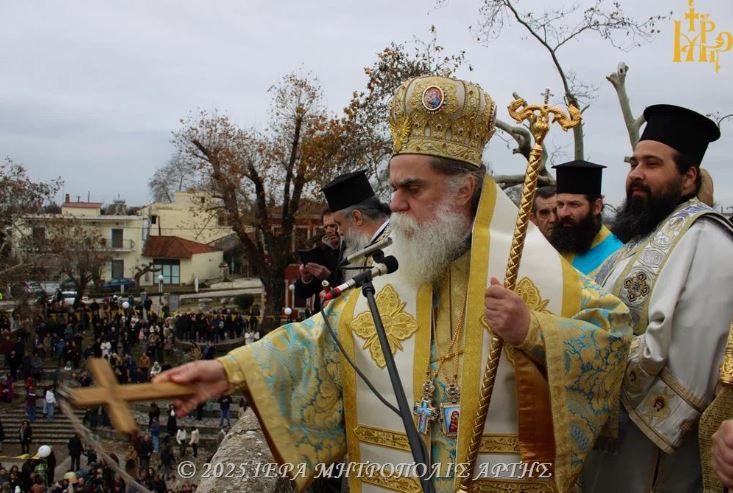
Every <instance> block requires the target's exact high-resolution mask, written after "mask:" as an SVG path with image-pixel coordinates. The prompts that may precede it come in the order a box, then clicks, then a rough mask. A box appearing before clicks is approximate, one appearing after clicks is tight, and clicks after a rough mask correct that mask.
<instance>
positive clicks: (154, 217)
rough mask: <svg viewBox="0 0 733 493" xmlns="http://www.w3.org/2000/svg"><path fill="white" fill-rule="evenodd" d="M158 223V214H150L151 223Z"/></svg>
mask: <svg viewBox="0 0 733 493" xmlns="http://www.w3.org/2000/svg"><path fill="white" fill-rule="evenodd" d="M157 223H158V216H156V215H155V214H153V215H152V216H150V224H157Z"/></svg>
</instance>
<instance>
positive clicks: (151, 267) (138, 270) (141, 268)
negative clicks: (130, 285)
mask: <svg viewBox="0 0 733 493" xmlns="http://www.w3.org/2000/svg"><path fill="white" fill-rule="evenodd" d="M160 270H161V268H160V267H158V266H156V265H155V263H154V262H152V261H151V262H148V263H145V264H142V265H136V266H135V275H134V279H135V286H137V287H140V278H141V277H142V276H144V275H145V274H147V273H148V272H152V273H155V272H158V271H160Z"/></svg>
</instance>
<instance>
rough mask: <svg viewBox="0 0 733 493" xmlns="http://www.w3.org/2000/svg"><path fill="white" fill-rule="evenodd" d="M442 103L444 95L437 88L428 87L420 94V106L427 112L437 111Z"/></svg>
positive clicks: (441, 90)
mask: <svg viewBox="0 0 733 493" xmlns="http://www.w3.org/2000/svg"><path fill="white" fill-rule="evenodd" d="M444 102H445V94H444V93H443V89H441V88H440V87H438V86H428V87H426V88H425V90H424V91H423V93H422V105H423V107H424V108H425V109H426V110H428V111H431V112H432V111H438V110H439V109H440V108H442V107H443V103H444Z"/></svg>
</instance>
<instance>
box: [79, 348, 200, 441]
mask: <svg viewBox="0 0 733 493" xmlns="http://www.w3.org/2000/svg"><path fill="white" fill-rule="evenodd" d="M87 366H88V368H89V371H90V372H91V374H92V377H94V382H95V383H96V385H97V386H96V387H88V388H81V389H70V390H69V401H70V402H71V405H72V406H74V407H76V408H85V407H96V406H105V407H106V408H107V413H108V414H109V417H110V420H111V421H112V426H114V427H115V429H116V430H117V431H119V432H120V433H124V434H132V433H135V432H136V431H137V424H136V423H135V418H133V416H132V413H131V412H130V409H129V408H128V407H127V403H128V402H135V401H152V400H155V399H167V398H173V397H185V396H188V395H192V394H194V393H195V392H196V388H195V387H194V386H193V385H181V384H177V383H173V382H163V383H134V384H129V385H120V384H119V383H117V379H116V378H115V374H114V373H113V372H112V367H111V366H110V364H109V361H107V360H106V359H104V358H90V359H89V360H88V363H87Z"/></svg>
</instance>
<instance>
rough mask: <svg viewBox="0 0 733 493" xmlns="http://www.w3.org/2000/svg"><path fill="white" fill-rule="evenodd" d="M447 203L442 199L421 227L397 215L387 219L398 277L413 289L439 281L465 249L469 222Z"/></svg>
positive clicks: (398, 213)
mask: <svg viewBox="0 0 733 493" xmlns="http://www.w3.org/2000/svg"><path fill="white" fill-rule="evenodd" d="M447 198H448V197H447ZM449 204H450V201H449V200H444V202H443V203H442V204H440V205H439V206H438V209H437V211H436V212H435V218H434V219H433V220H432V221H430V222H428V223H425V224H420V223H418V221H417V220H415V219H414V218H412V217H411V216H408V215H406V214H404V213H401V212H393V213H392V216H391V217H390V226H391V227H392V235H391V236H392V239H393V240H394V244H393V245H392V253H393V254H394V255H395V257H397V260H398V262H399V263H400V266H399V271H400V276H401V277H402V278H403V279H405V280H407V282H409V283H410V284H411V285H413V286H415V287H419V286H420V285H422V284H425V283H428V282H430V283H432V282H435V281H437V280H438V279H440V278H441V277H442V276H443V275H444V274H445V272H446V271H447V270H448V267H449V266H450V264H451V262H453V261H454V260H455V259H456V258H457V257H458V256H459V255H460V254H461V253H462V252H463V250H464V248H465V239H466V235H467V234H468V232H469V228H470V227H471V222H470V221H469V219H468V218H467V217H466V216H465V215H464V214H461V213H460V212H458V211H455V210H453V209H452V208H451V207H450V206H449Z"/></svg>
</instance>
